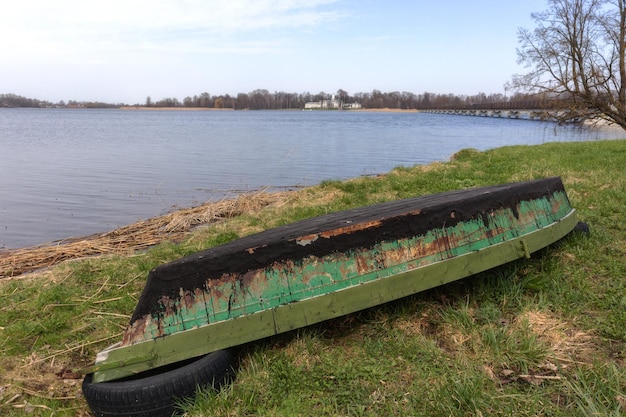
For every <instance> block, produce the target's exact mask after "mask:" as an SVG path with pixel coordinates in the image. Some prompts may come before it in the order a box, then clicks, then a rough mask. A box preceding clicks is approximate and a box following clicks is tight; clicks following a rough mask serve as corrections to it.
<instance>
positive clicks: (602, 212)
mask: <svg viewBox="0 0 626 417" xmlns="http://www.w3.org/2000/svg"><path fill="white" fill-rule="evenodd" d="M625 165H626V141H602V142H589V143H558V144H545V145H541V146H532V147H527V146H515V147H505V148H500V149H495V150H490V151H486V152H478V151H475V150H463V151H461V152H459V153H457V154H456V155H455V156H454V158H453V159H452V160H451V161H450V162H446V163H436V164H431V165H428V166H416V167H412V168H405V167H402V168H397V169H395V170H393V171H392V172H390V173H388V174H387V175H384V176H377V177H365V178H358V179H354V180H351V181H345V182H339V181H325V182H323V183H322V184H320V185H319V186H317V187H311V188H309V189H305V190H302V191H300V192H297V193H294V194H293V197H292V199H291V202H290V203H289V204H287V205H285V206H282V207H275V208H272V207H268V208H266V209H265V210H263V211H262V212H260V213H259V214H257V215H255V216H249V215H243V216H240V217H238V218H235V219H231V220H228V221H225V222H222V223H219V224H216V225H214V226H212V227H209V228H205V229H200V230H198V231H197V232H196V233H195V234H194V235H193V236H190V238H189V239H188V240H187V241H185V242H182V243H180V244H163V245H159V246H158V247H155V248H153V249H151V250H149V251H147V252H145V253H139V254H135V255H132V256H127V257H120V256H116V257H105V258H92V259H85V260H80V261H72V262H67V263H65V264H63V265H60V266H58V267H56V268H53V269H52V270H51V271H50V272H48V273H44V274H37V275H34V276H32V277H25V278H20V279H11V280H5V281H2V282H0V296H2V299H3V300H5V301H4V303H3V307H0V375H2V376H0V414H1V415H3V416H4V415H6V416H18V415H23V414H24V413H25V412H27V413H28V414H29V415H33V416H49V415H55V416H75V415H88V410H87V407H86V404H85V402H84V400H83V399H82V397H81V395H80V381H79V380H72V379H66V380H65V381H63V380H62V379H61V378H59V377H58V376H56V375H55V372H60V371H62V370H63V369H64V368H66V369H69V368H73V367H80V366H83V365H85V364H87V363H89V362H90V361H92V360H93V358H94V357H95V354H96V353H97V352H98V351H99V350H101V349H103V348H104V347H106V346H107V345H109V344H111V343H114V342H116V341H118V340H119V338H120V336H119V335H120V333H121V332H122V331H123V330H124V327H125V325H126V323H127V322H128V319H129V316H130V314H131V313H132V311H133V309H134V306H135V304H136V302H137V298H138V297H139V295H140V293H141V290H142V288H143V284H144V281H145V278H146V275H147V273H148V271H149V270H150V269H151V268H152V267H154V266H156V265H159V264H161V263H163V262H167V261H169V260H172V259H176V258H178V257H181V256H184V255H186V254H188V253H192V252H194V251H197V250H200V249H203V248H206V247H210V246H214V245H217V244H221V243H224V242H228V241H230V240H233V239H236V238H237V237H239V236H244V235H246V234H248V233H251V232H254V231H258V230H262V229H265V228H270V227H275V226H277V225H280V224H285V223H289V222H293V221H296V220H299V219H302V218H307V217H311V216H316V215H320V214H324V213H328V212H331V211H336V210H342V209H346V208H350V207H356V206H362V205H366V204H373V203H377V202H381V201H387V200H392V199H399V198H406V197H411V196H416V195H423V194H429V193H435V192H440V191H445V190H450V189H458V188H465V187H473V186H482V185H493V184H498V183H504V182H510V181H523V180H529V179H534V178H540V177H547V176H554V175H558V176H561V177H562V178H563V181H564V183H565V186H566V189H567V190H568V195H569V197H570V199H571V201H572V205H573V206H574V207H575V208H576V209H577V210H578V214H579V217H580V219H581V220H583V221H585V222H587V223H588V224H589V225H590V227H591V230H592V233H591V235H589V236H582V235H573V236H570V237H568V238H567V239H565V240H563V241H561V242H559V243H557V244H556V245H553V246H552V247H550V248H547V249H545V250H542V251H540V252H539V253H537V254H535V255H533V257H532V258H531V259H528V260H521V261H519V262H514V263H512V264H509V265H505V266H503V267H500V268H496V269H494V270H490V271H487V272H485V273H482V274H479V275H476V276H473V277H470V278H468V279H465V280H462V281H459V282H455V283H452V284H449V285H446V286H443V287H438V288H435V289H433V290H430V291H426V292H423V293H419V294H416V295H414V296H411V297H408V298H405V299H402V300H398V301H396V302H393V303H389V304H385V305H382V306H379V307H376V308H372V309H369V310H366V311H362V312H360V313H357V314H353V315H350V316H346V317H342V318H339V319H335V320H332V321H329V322H326V323H322V324H319V325H315V326H311V327H309V328H306V329H301V330H299V331H295V332H292V333H288V334H285V335H281V336H278V337H274V338H270V339H267V340H263V341H259V342H255V343H251V344H249V345H246V346H244V347H242V348H241V351H240V358H241V367H240V370H239V372H238V375H237V379H236V381H235V382H234V383H233V384H232V385H230V386H228V387H226V388H225V389H223V390H222V391H220V392H210V391H207V392H200V393H199V395H198V396H197V397H196V399H195V400H194V401H190V402H187V403H185V404H183V408H184V410H185V411H186V412H187V414H188V415H190V416H204V415H214V416H234V415H237V416H294V415H302V416H309V415H316V416H337V415H339V416H379V415H385V416H394V415H397V416H405V415H413V416H476V415H483V416H488V415H489V416H510V415H516V416H544V415H547V416H590V415H598V416H600V415H602V416H604V415H608V416H611V415H614V416H617V415H624V414H625V413H626V370H625V369H626V368H625V366H624V357H625V354H626V220H625V219H624V216H625V215H626V210H625V209H624V206H625V204H626V177H625V176H624V166H625Z"/></svg>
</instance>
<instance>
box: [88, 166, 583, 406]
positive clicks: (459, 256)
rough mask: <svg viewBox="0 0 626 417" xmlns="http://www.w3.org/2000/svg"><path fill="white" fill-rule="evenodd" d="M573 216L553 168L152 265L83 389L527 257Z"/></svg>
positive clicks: (561, 232)
mask: <svg viewBox="0 0 626 417" xmlns="http://www.w3.org/2000/svg"><path fill="white" fill-rule="evenodd" d="M576 225H577V219H576V211H575V210H574V209H573V208H572V207H571V205H570V202H569V199H568V197H567V194H566V191H565V189H564V187H563V184H562V182H561V179H560V178H558V177H555V178H546V179H540V180H535V181H527V182H520V183H512V184H504V185H497V186H490V187H484V188H474V189H466V190H459V191H451V192H446V193H441V194H434V195H428V196H423V197H417V198H411V199H406V200H401V201H394V202H389V203H384V204H379V205H374V206H369V207H362V208H356V209H352V210H346V211H342V212H337V213H332V214H328V215H324V216H320V217H316V218H312V219H308V220H304V221H300V222H297V223H293V224H289V225H286V226H281V227H278V228H275V229H271V230H267V231H265V232H261V233H258V234H255V235H251V236H248V237H245V238H241V239H238V240H236V241H233V242H231V243H227V244H224V245H221V246H218V247H214V248H211V249H208V250H205V251H202V252H198V253H195V254H193V255H190V256H187V257H185V258H182V259H179V260H176V261H174V262H170V263H168V264H165V265H161V266H159V267H157V268H155V269H153V270H152V271H151V272H150V274H149V276H148V280H147V283H146V286H145V289H144V291H143V293H142V295H141V298H140V299H139V302H138V304H137V307H136V309H135V311H134V313H133V315H132V318H131V320H130V323H129V326H128V328H127V329H126V332H125V334H124V336H123V340H122V341H121V342H120V343H117V344H115V345H113V346H111V347H109V348H107V349H105V350H104V351H102V352H100V353H99V354H98V355H97V358H96V361H95V365H94V366H93V367H91V368H89V369H87V370H86V371H85V372H87V373H89V375H88V379H86V381H88V383H87V388H88V389H89V388H90V387H93V386H95V385H103V386H106V385H107V384H106V383H105V382H107V381H117V380H121V379H124V378H128V377H130V376H133V375H136V374H138V375H139V376H141V375H143V373H144V372H145V371H148V370H153V371H152V372H153V373H154V369H155V368H159V367H163V366H165V365H170V364H176V363H179V362H182V361H186V360H188V359H190V358H196V357H200V356H202V355H206V354H209V353H211V352H217V351H220V350H223V349H226V348H229V347H233V346H237V345H241V344H244V343H247V342H250V341H254V340H258V339H261V338H265V337H268V336H272V335H276V334H279V333H282V332H287V331H290V330H293V329H297V328H300V327H304V326H307V325H310V324H313V323H318V322H321V321H324V320H328V319H332V318H334V317H338V316H342V315H345V314H349V313H352V312H355V311H358V310H362V309H365V308H368V307H372V306H375V305H379V304H382V303H385V302H388V301H392V300H396V299H399V298H401V297H405V296H408V295H411V294H415V293H417V292H419V291H423V290H426V289H429V288H432V287H436V286H439V285H442V284H445V283H448V282H451V281H454V280H458V279H460V278H464V277H467V276H470V275H473V274H476V273H478V272H481V271H485V270H487V269H490V268H493V267H496V266H499V265H502V264H504V263H507V262H510V261H513V260H516V259H519V258H523V257H529V256H530V254H531V253H533V252H535V251H537V250H539V249H542V248H544V247H546V246H548V245H550V244H551V243H553V242H555V241H557V240H559V239H561V238H562V237H564V236H565V235H566V234H568V233H569V232H570V231H572V230H573V229H574V228H575V227H576ZM159 369H160V368H159ZM157 372H158V370H157ZM101 383H104V384H101ZM84 388H85V386H84ZM86 397H87V400H88V401H90V398H89V396H88V395H87V394H86ZM90 404H91V403H90Z"/></svg>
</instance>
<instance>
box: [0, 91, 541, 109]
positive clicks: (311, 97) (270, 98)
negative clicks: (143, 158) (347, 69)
mask: <svg viewBox="0 0 626 417" xmlns="http://www.w3.org/2000/svg"><path fill="white" fill-rule="evenodd" d="M332 98H335V99H336V100H340V101H341V102H342V103H359V104H360V105H361V106H362V107H363V108H366V109H382V108H389V109H445V108H506V107H519V106H523V104H526V105H530V103H538V102H540V101H538V100H539V99H538V98H537V97H536V96H534V97H529V96H526V95H520V94H514V95H512V96H510V97H507V96H506V94H489V95H487V94H485V93H478V94H476V95H472V96H468V95H455V94H436V93H429V92H424V93H421V94H415V93H411V92H407V91H403V92H399V91H392V92H387V93H384V92H381V91H379V90H373V91H372V92H369V93H356V94H352V95H351V94H349V93H348V92H346V91H344V90H341V89H340V90H337V92H335V93H325V92H320V93H317V94H311V93H308V92H306V93H286V92H283V91H280V92H273V93H271V92H269V91H268V90H254V91H252V92H250V93H239V94H237V95H236V96H231V95H229V94H223V95H211V94H209V93H206V92H205V93H202V94H199V95H194V96H193V97H190V96H188V97H185V98H184V99H183V100H182V101H181V100H179V99H177V98H164V99H159V100H156V101H153V100H152V98H151V97H147V98H146V101H145V103H134V104H127V103H115V104H112V103H103V102H84V101H83V102H78V101H74V100H69V101H68V102H65V101H63V100H61V101H60V102H58V103H52V102H49V101H45V100H37V99H32V98H27V97H22V96H19V95H16V94H0V107H41V108H45V107H57V108H117V107H122V106H129V105H131V106H146V107H181V108H185V107H187V108H198V107H200V108H217V109H234V110H285V109H302V108H304V105H305V103H307V102H316V101H317V102H319V101H321V100H330V99H332ZM531 107H537V106H534V105H533V106H531Z"/></svg>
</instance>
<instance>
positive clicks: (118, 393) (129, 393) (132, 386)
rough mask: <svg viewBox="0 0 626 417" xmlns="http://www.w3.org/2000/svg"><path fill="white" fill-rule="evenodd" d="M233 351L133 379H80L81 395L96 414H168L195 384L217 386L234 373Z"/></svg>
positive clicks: (186, 396) (227, 380) (190, 395)
mask: <svg viewBox="0 0 626 417" xmlns="http://www.w3.org/2000/svg"><path fill="white" fill-rule="evenodd" d="M234 363H235V355H234V354H233V352H231V351H229V350H218V351H216V352H213V353H209V354H208V355H206V356H202V357H201V358H200V359H197V360H193V361H191V362H189V363H185V364H183V365H181V366H179V367H176V368H173V369H168V370H164V371H163V372H160V373H157V374H153V375H149V376H144V377H135V378H132V379H124V380H116V381H110V382H100V383H93V382H92V377H93V375H92V374H89V375H86V376H85V379H84V380H83V386H82V388H83V395H84V396H85V399H86V400H87V404H89V408H90V409H91V411H92V412H93V413H94V415H95V416H97V417H105V416H135V417H137V416H146V417H147V416H150V417H153V416H156V417H160V416H163V417H166V416H167V417H169V416H171V415H172V414H173V413H174V412H175V411H176V410H175V406H176V402H177V400H180V399H183V398H189V397H192V396H193V395H194V394H195V393H196V389H197V387H199V386H201V387H213V388H215V389H218V388H220V387H221V386H223V385H224V384H227V383H229V382H230V381H231V380H232V378H233V377H234V373H235V371H234Z"/></svg>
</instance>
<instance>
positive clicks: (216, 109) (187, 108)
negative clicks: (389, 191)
mask: <svg viewBox="0 0 626 417" xmlns="http://www.w3.org/2000/svg"><path fill="white" fill-rule="evenodd" d="M119 110H130V111H132V110H148V111H178V110H181V111H304V109H268V110H250V109H238V110H235V109H233V108H221V109H220V108H215V107H146V106H121V107H119ZM307 111H308V110H307ZM310 111H322V112H325V111H341V112H355V113H419V110H418V109H391V108H388V107H385V108H381V109H379V108H376V109H350V110H338V109H332V110H310Z"/></svg>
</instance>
